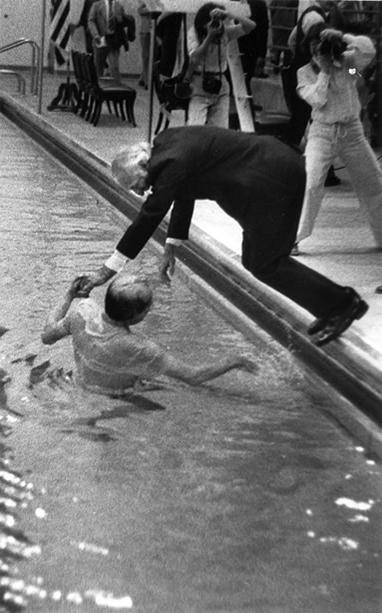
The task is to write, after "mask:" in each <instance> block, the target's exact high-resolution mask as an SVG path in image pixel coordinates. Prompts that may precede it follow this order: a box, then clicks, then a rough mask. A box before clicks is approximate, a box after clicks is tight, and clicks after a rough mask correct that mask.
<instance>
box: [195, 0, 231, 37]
mask: <svg viewBox="0 0 382 613" xmlns="http://www.w3.org/2000/svg"><path fill="white" fill-rule="evenodd" d="M213 9H222V10H224V6H222V5H221V4H216V2H206V4H203V5H202V6H201V7H200V9H199V10H198V11H197V13H196V15H195V20H194V28H195V32H196V36H197V37H198V41H199V43H201V42H202V41H203V39H204V38H205V37H206V36H207V24H208V23H209V22H210V21H211V15H210V13H211V11H212V10H213Z"/></svg>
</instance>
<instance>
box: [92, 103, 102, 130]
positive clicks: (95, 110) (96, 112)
mask: <svg viewBox="0 0 382 613" xmlns="http://www.w3.org/2000/svg"><path fill="white" fill-rule="evenodd" d="M99 107H100V102H99V101H98V100H96V101H95V105H94V110H93V114H92V117H91V120H90V123H91V124H93V126H94V125H95V124H94V121H95V119H96V117H97V114H98V112H99V110H100V108H99Z"/></svg>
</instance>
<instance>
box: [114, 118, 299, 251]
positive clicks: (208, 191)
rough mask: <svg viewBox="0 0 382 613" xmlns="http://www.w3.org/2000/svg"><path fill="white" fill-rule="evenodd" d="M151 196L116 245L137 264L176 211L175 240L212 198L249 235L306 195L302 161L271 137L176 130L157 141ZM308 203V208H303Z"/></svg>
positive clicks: (279, 218) (197, 128)
mask: <svg viewBox="0 0 382 613" xmlns="http://www.w3.org/2000/svg"><path fill="white" fill-rule="evenodd" d="M149 178H150V184H151V185H152V194H151V195H149V197H148V198H147V200H146V201H145V203H144V204H143V206H142V208H141V210H140V212H139V214H138V216H137V217H136V219H135V220H134V222H133V223H132V224H131V225H130V226H129V228H128V229H127V230H126V232H125V234H124V236H123V237H122V239H121V240H120V242H119V243H118V245H117V249H118V251H120V252H121V253H122V254H124V255H126V256H127V257H129V258H130V259H133V258H134V257H135V256H136V255H137V254H138V253H139V252H140V251H141V249H142V248H143V247H144V245H145V244H146V242H147V241H148V239H149V238H150V237H151V236H152V234H153V232H154V231H155V229H156V228H157V226H158V225H159V223H160V222H161V221H162V219H163V217H164V216H165V215H166V213H167V212H168V211H169V209H170V207H171V205H172V203H173V202H174V208H173V212H172V215H171V220H170V225H169V233H168V234H169V236H171V237H174V238H182V239H185V238H187V237H188V230H189V227H190V223H191V218H192V213H193V208H194V201H195V200H196V199H202V200H203V199H210V200H214V201H216V202H217V203H218V204H219V206H220V207H221V208H222V209H223V210H224V211H225V212H226V213H227V214H228V215H230V216H231V217H233V218H234V219H235V220H236V221H237V222H238V223H239V224H240V225H241V226H242V228H243V229H244V230H247V229H248V228H251V227H253V226H256V225H257V226H258V225H259V224H264V232H267V228H268V225H269V224H271V226H272V225H273V226H274V225H275V224H278V223H279V222H281V221H282V219H283V217H284V216H285V215H286V211H287V210H288V207H289V203H290V202H291V201H294V200H295V199H296V194H297V193H298V194H299V198H300V195H301V194H303V188H304V184H305V169H304V162H303V159H302V157H301V156H300V155H299V154H298V153H296V152H295V151H294V150H293V149H291V148H290V147H288V146H287V145H284V144H283V143H281V142H280V141H279V140H277V139H276V138H274V137H272V136H257V135H255V134H252V133H244V132H237V131H234V130H226V129H224V128H215V127H209V126H190V127H186V128H170V129H168V130H165V131H163V132H162V133H160V134H159V135H158V136H157V137H156V139H155V141H154V147H153V151H152V155H151V160H150V165H149ZM300 204H301V203H300Z"/></svg>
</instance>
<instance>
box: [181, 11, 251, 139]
mask: <svg viewBox="0 0 382 613" xmlns="http://www.w3.org/2000/svg"><path fill="white" fill-rule="evenodd" d="M233 19H234V18H233V16H232V15H230V13H228V11H226V10H225V9H224V7H222V6H220V5H218V4H215V3H214V2H207V3H206V4H204V5H203V6H202V7H201V8H200V9H199V10H198V12H197V13H196V15H195V21H194V25H193V26H192V27H191V28H190V30H189V32H188V37H187V38H188V41H187V42H188V50H189V55H190V70H191V71H192V77H191V87H192V96H191V100H190V106H189V112H188V125H205V124H209V125H214V126H220V127H223V128H225V127H228V119H229V84H228V81H227V78H226V77H225V74H224V73H225V72H226V70H227V45H228V42H229V41H231V40H234V39H236V38H239V37H240V36H244V35H245V34H248V33H249V32H251V31H252V30H253V29H254V27H255V25H256V24H255V23H254V22H253V21H252V20H251V19H247V18H235V21H236V22H237V23H235V24H234V23H233V21H232V20H233Z"/></svg>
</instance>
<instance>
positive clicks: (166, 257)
mask: <svg viewBox="0 0 382 613" xmlns="http://www.w3.org/2000/svg"><path fill="white" fill-rule="evenodd" d="M159 270H160V278H161V281H162V282H163V283H167V284H169V283H171V279H170V276H172V275H173V274H174V271H175V245H171V244H170V243H167V244H166V245H165V248H164V253H163V258H162V262H161V265H160V269H159Z"/></svg>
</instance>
